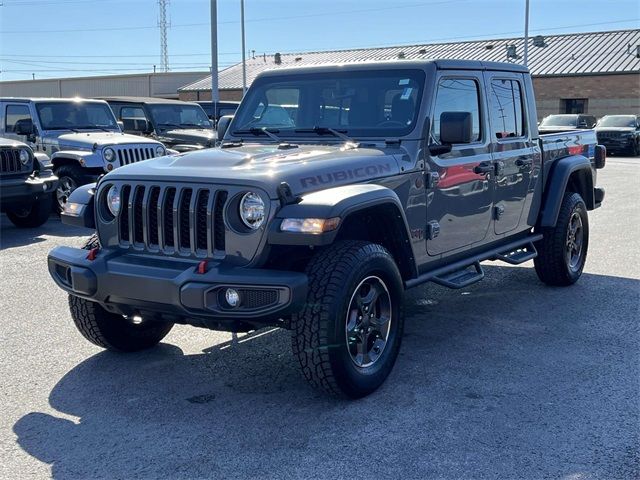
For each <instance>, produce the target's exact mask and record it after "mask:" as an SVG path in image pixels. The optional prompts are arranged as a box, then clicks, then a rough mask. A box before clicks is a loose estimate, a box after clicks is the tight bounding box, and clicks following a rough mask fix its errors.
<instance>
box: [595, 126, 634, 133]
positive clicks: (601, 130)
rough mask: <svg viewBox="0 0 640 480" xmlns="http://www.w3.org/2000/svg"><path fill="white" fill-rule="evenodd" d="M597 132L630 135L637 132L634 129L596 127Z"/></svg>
mask: <svg viewBox="0 0 640 480" xmlns="http://www.w3.org/2000/svg"><path fill="white" fill-rule="evenodd" d="M595 131H596V132H617V133H630V132H635V131H636V129H635V128H633V127H596V128H595Z"/></svg>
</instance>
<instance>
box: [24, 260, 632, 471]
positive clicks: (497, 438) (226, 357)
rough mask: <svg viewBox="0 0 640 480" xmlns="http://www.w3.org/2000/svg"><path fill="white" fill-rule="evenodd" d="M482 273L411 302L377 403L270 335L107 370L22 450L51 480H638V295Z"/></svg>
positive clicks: (611, 287) (66, 387)
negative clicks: (313, 370)
mask: <svg viewBox="0 0 640 480" xmlns="http://www.w3.org/2000/svg"><path fill="white" fill-rule="evenodd" d="M486 270H487V278H486V279H485V282H484V283H483V284H482V286H481V287H480V286H472V287H470V288H468V289H464V290H461V291H449V290H446V289H442V288H440V287H437V286H433V285H428V286H424V287H419V288H417V289H414V290H413V291H411V292H410V293H409V294H408V295H407V298H406V301H405V311H406V316H407V325H406V329H405V330H406V331H405V336H404V339H403V347H402V351H401V355H400V357H399V360H398V363H397V364H396V367H395V369H394V371H393V372H392V374H391V376H390V378H389V379H388V381H387V382H386V384H385V385H384V386H383V387H382V388H381V389H380V390H379V391H378V392H376V393H375V394H373V395H371V396H369V397H367V398H365V399H362V400H359V401H351V402H350V401H344V400H335V399H331V398H327V397H325V396H324V395H323V394H321V393H319V392H316V391H314V390H312V389H311V388H310V387H308V386H307V385H306V383H305V381H304V380H303V379H302V377H301V375H300V374H299V372H298V369H297V365H296V363H295V360H294V359H293V358H292V356H291V355H290V352H289V334H288V332H286V331H283V330H275V329H264V330H260V331H257V332H254V333H252V334H250V335H246V336H239V337H234V338H233V339H232V340H230V341H228V342H224V343H221V344H216V345H213V346H211V347H209V348H207V349H206V350H205V351H203V352H202V353H199V354H195V355H187V354H185V353H184V352H183V351H182V350H181V349H180V348H179V347H177V346H171V345H167V344H162V345H160V346H159V347H157V348H156V349H153V350H150V351H147V352H143V353H139V354H133V355H116V354H112V353H108V352H102V353H98V354H96V355H94V356H92V357H91V358H88V359H87V360H85V361H83V362H82V363H80V364H79V365H77V366H76V367H75V368H73V369H72V370H71V371H69V372H68V373H67V374H66V375H65V376H64V377H63V378H62V379H61V380H60V381H59V382H58V383H57V384H56V385H55V387H54V389H53V390H52V391H51V393H50V396H49V404H50V406H51V407H52V408H53V409H55V410H56V412H58V413H56V414H55V415H52V414H49V413H41V412H31V413H29V414H27V415H25V416H23V417H22V418H21V419H20V420H19V421H18V422H17V423H16V424H15V425H14V433H15V434H16V436H17V442H18V444H19V446H20V447H21V448H22V449H23V450H24V451H26V452H27V453H28V454H29V455H32V456H34V457H35V458H37V459H39V460H40V461H42V462H45V463H47V464H50V465H51V468H52V475H53V477H54V478H205V477H206V478H220V477H221V478H253V477H260V478H299V477H303V478H316V477H323V478H342V477H346V476H349V477H354V476H355V477H370V476H373V475H374V474H375V476H382V477H384V476H390V477H392V478H399V477H406V478H430V477H440V478H442V477H445V478H449V477H451V476H454V477H459V478H472V477H473V478H480V477H505V478H541V477H547V476H554V477H565V476H566V477H567V478H569V477H570V476H573V475H578V476H582V475H584V476H586V477H592V476H595V477H600V476H602V477H605V478H607V477H608V478H623V477H624V478H633V477H637V475H638V472H640V465H639V463H638V457H637V452H636V447H637V441H638V434H637V431H636V427H637V425H638V413H637V412H636V411H634V409H633V408H630V405H631V403H629V402H630V401H631V402H632V400H630V399H632V398H637V394H638V391H640V386H639V380H638V379H640V361H639V360H640V357H639V354H638V344H639V338H638V337H639V333H638V329H637V317H634V316H633V312H634V311H635V312H636V314H637V306H638V304H639V303H638V302H639V301H640V281H638V280H634V279H627V278H617V277H606V276H599V275H590V274H585V275H584V276H583V278H582V279H581V281H580V282H579V284H577V285H575V286H574V287H571V288H565V289H553V288H548V287H544V286H542V285H539V284H537V283H536V281H535V273H534V272H533V270H532V269H531V268H513V267H496V266H488V267H487V268H486ZM569 298H574V299H579V301H577V302H576V301H574V302H569V301H568V299H569ZM626 305H628V307H627V306H626ZM73 417H75V418H77V420H76V419H74V418H73ZM634 431H635V432H636V433H633V432H634Z"/></svg>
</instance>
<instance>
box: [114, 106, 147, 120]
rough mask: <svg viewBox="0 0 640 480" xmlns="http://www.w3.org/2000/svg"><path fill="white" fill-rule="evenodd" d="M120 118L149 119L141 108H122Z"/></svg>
mask: <svg viewBox="0 0 640 480" xmlns="http://www.w3.org/2000/svg"><path fill="white" fill-rule="evenodd" d="M120 118H147V116H146V115H145V114H144V110H143V109H142V108H140V107H122V110H120Z"/></svg>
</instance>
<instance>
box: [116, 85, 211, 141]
mask: <svg viewBox="0 0 640 480" xmlns="http://www.w3.org/2000/svg"><path fill="white" fill-rule="evenodd" d="M104 100H106V101H107V102H108V103H109V105H111V108H112V109H113V113H115V114H116V118H117V119H118V120H119V121H121V122H122V124H123V129H124V131H125V132H126V133H132V134H135V135H143V136H145V137H149V138H153V139H155V140H158V141H159V142H162V143H163V144H164V145H165V146H166V147H168V148H171V149H173V150H176V151H178V152H186V151H189V150H199V149H201V148H208V147H213V146H214V144H215V138H216V137H215V132H214V131H213V123H212V122H211V121H210V120H209V118H208V117H207V114H206V113H205V112H204V110H202V107H200V105H198V104H197V103H188V102H181V101H178V100H166V99H163V98H144V97H110V98H104Z"/></svg>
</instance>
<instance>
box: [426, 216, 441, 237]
mask: <svg viewBox="0 0 640 480" xmlns="http://www.w3.org/2000/svg"><path fill="white" fill-rule="evenodd" d="M438 235H440V224H439V223H438V222H436V221H435V220H432V221H430V222H429V223H428V224H427V238H428V239H429V240H433V239H434V238H436V237H437V236H438Z"/></svg>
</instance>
